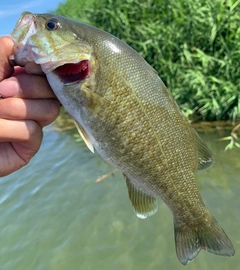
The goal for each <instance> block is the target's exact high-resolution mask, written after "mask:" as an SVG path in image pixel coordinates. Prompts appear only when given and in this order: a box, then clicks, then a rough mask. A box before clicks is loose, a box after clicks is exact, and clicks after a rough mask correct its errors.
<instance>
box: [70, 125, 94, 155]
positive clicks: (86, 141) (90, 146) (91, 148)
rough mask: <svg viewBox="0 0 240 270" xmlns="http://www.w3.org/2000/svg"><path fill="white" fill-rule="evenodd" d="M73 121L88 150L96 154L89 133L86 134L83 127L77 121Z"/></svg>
mask: <svg viewBox="0 0 240 270" xmlns="http://www.w3.org/2000/svg"><path fill="white" fill-rule="evenodd" d="M73 121H74V124H75V125H76V127H77V130H78V132H79V134H80V135H81V137H82V139H83V141H84V142H85V143H86V145H87V147H88V149H89V150H90V151H91V152H93V153H94V148H93V145H92V143H91V141H90V139H89V137H88V135H87V133H86V132H85V130H84V129H83V127H82V126H81V125H80V124H79V123H78V122H77V121H75V120H73Z"/></svg>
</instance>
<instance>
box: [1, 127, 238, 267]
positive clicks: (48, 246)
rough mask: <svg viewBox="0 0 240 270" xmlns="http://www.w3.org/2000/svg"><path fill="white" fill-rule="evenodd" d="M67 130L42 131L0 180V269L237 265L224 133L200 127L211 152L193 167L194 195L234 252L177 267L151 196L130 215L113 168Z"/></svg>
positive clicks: (167, 224) (232, 166)
mask: <svg viewBox="0 0 240 270" xmlns="http://www.w3.org/2000/svg"><path fill="white" fill-rule="evenodd" d="M73 133H75V130H72V129H71V130H66V131H62V132H59V131H57V130H55V126H54V125H51V126H49V127H47V128H46V129H45V135H44V140H43V144H42V147H41V149H40V151H39V152H38V154H37V155H36V156H35V157H34V158H33V159H32V160H31V162H30V163H29V164H28V165H27V166H26V167H24V168H23V169H21V170H19V171H17V172H15V173H13V174H11V175H9V176H6V177H3V178H0V186H1V188H0V216H1V219H0V239H1V241H0V243H1V244H0V269H1V270H122V269H124V270H160V269H163V270H165V269H175V270H179V269H180V270H181V269H188V270H213V269H218V270H225V269H231V270H235V269H239V265H240V233H239V229H240V211H239V208H240V207H239V206H240V198H239V194H240V160H239V157H240V150H239V149H233V150H231V151H227V152H224V147H225V146H226V142H220V141H218V140H217V139H219V138H220V137H224V136H227V135H228V134H229V131H224V130H223V129H220V130H219V129H214V131H211V132H207V133H206V132H201V133H200V135H201V137H202V138H203V139H204V140H205V141H206V143H207V144H208V145H209V147H210V149H211V150H212V152H213V153H214V156H215V158H216V163H215V165H214V166H213V167H212V168H210V169H209V170H207V171H201V172H197V173H196V179H197V184H198V187H199V189H200V192H201V195H202V198H203V200H204V202H205V203H206V204H207V206H208V207H209V209H210V210H211V211H212V213H213V214H214V215H215V217H216V218H217V219H218V221H219V223H220V224H221V226H222V227H223V228H224V230H225V231H226V233H227V234H228V236H229V238H230V239H231V240H232V242H233V244H234V246H235V249H236V254H235V256H234V257H231V258H228V257H220V256H216V255H212V254H210V253H208V252H205V251H201V252H200V254H199V255H198V256H197V258H196V259H195V260H194V261H193V262H191V263H190V264H188V265H187V266H185V267H184V266H182V265H181V264H180V263H179V261H178V260H177V257H176V254H175V247H174V238H173V221H172V215H171V213H170V211H169V209H168V208H167V207H166V205H165V204H164V203H162V202H161V201H160V200H159V209H158V212H157V214H155V215H154V216H152V217H150V218H148V219H146V220H140V219H138V218H137V217H136V216H135V214H134V211H133V209H132V206H131V204H130V201H129V199H128V194H127V189H126V185H125V181H124V179H123V176H122V175H121V173H120V172H117V173H115V175H113V176H110V177H108V178H106V179H105V180H103V181H102V182H100V183H96V179H97V178H98V177H100V176H101V175H104V174H106V173H109V172H111V171H112V170H113V167H111V166H110V165H108V164H107V163H106V162H104V161H103V160H102V159H101V158H100V157H99V156H98V154H92V153H91V152H90V151H89V150H88V149H87V147H86V146H85V145H84V143H83V142H82V141H80V142H79V141H76V140H75V139H74V136H73Z"/></svg>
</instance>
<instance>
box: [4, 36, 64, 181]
mask: <svg viewBox="0 0 240 270" xmlns="http://www.w3.org/2000/svg"><path fill="white" fill-rule="evenodd" d="M12 54H13V41H12V39H11V38H10V37H0V176H5V175H8V174H10V173H12V172H14V171H16V170H18V169H20V168H22V167H23V166H25V165H26V164H28V163H29V161H30V160H31V158H32V157H33V156H34V155H35V154H36V152H37V151H38V150H39V148H40V145H41V142H42V137H43V132H42V128H43V127H44V126H47V125H49V124H50V123H51V122H53V121H54V120H55V119H56V117H57V116H58V114H59V110H60V104H59V101H58V100H57V99H56V96H55V95H54V93H53V92H52V90H51V88H50V86H49V84H48V82H47V80H46V77H45V76H44V75H43V73H42V72H41V69H40V67H39V66H37V65H35V64H34V63H29V64H28V65H27V66H26V67H25V68H21V67H14V62H13V61H11V60H9V57H10V55H12Z"/></svg>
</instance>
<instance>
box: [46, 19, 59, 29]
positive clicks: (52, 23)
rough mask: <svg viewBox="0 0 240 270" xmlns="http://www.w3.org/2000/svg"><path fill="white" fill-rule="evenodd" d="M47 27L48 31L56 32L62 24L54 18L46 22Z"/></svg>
mask: <svg viewBox="0 0 240 270" xmlns="http://www.w3.org/2000/svg"><path fill="white" fill-rule="evenodd" d="M45 26H46V28H47V30H49V31H54V30H57V29H58V28H59V27H60V23H59V21H58V20H57V19H55V18H52V19H50V20H48V21H47V22H46V24H45Z"/></svg>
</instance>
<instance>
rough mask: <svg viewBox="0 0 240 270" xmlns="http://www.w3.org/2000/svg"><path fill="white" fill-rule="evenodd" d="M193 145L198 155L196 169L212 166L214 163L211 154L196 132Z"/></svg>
mask: <svg viewBox="0 0 240 270" xmlns="http://www.w3.org/2000/svg"><path fill="white" fill-rule="evenodd" d="M195 146H196V151H197V156H198V165H197V170H205V169H207V168H209V167H210V166H212V165H213V163H214V157H213V154H212V152H211V151H210V149H209V148H208V146H207V145H206V144H205V143H204V141H203V140H202V139H201V138H200V137H199V135H198V134H197V133H196V134H195Z"/></svg>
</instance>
